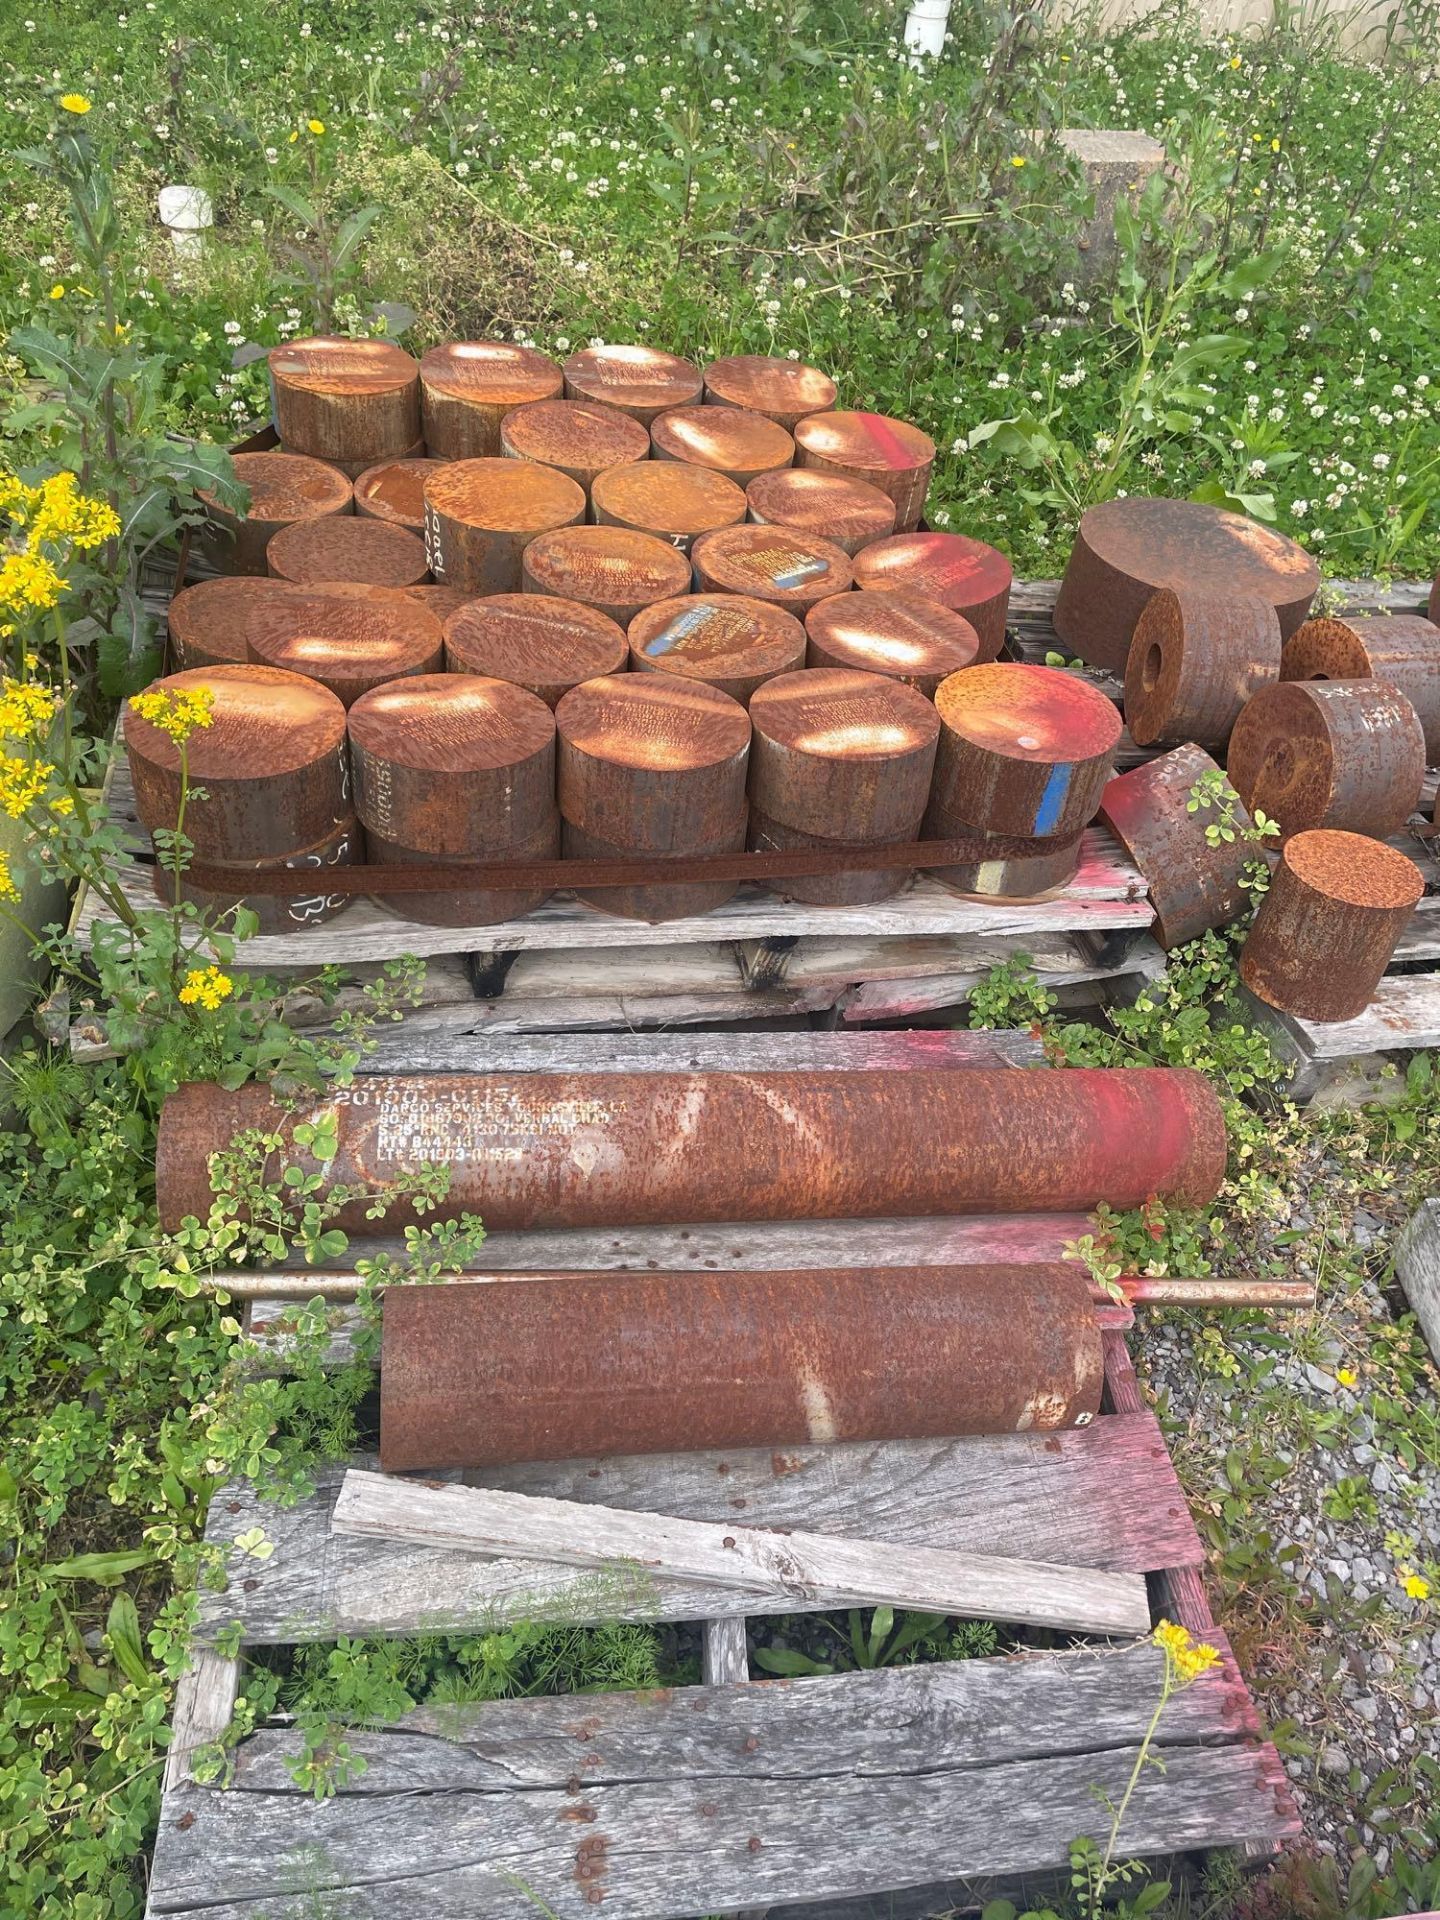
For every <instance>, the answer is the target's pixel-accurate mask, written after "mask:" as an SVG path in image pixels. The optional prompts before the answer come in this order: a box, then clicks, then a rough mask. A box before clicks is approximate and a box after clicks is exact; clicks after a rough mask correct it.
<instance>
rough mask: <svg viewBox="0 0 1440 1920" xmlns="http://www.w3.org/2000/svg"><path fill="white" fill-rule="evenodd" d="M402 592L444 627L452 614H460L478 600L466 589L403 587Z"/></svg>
mask: <svg viewBox="0 0 1440 1920" xmlns="http://www.w3.org/2000/svg"><path fill="white" fill-rule="evenodd" d="M400 591H401V592H402V593H403V594H404V595H405V598H406V599H407V600H413V601H414V603H415V605H416V606H417V607H423V608H424V609H425V611H426V613H428V614H430V615H431V616H432V617H433V618H434V619H436V620H438V621H439V622H440V624H441V625H442V626H443V625H444V624H445V622H446V621H447V620H448V619H449V618H450V616H451V614H452V613H458V612H459V611H460V609H461V608H462V607H469V606H473V605H474V604H475V600H476V598H477V596H476V595H475V594H473V593H470V592H468V591H467V590H466V588H464V587H402V588H401V589H400Z"/></svg>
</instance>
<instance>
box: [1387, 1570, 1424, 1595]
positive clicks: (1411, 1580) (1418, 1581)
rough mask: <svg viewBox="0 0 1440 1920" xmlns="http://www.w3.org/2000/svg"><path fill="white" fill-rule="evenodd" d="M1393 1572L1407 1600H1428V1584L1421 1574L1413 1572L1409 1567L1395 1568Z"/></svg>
mask: <svg viewBox="0 0 1440 1920" xmlns="http://www.w3.org/2000/svg"><path fill="white" fill-rule="evenodd" d="M1395 1571H1396V1572H1397V1573H1398V1574H1399V1576H1400V1585H1401V1586H1402V1587H1403V1588H1404V1590H1405V1593H1406V1596H1407V1598H1409V1599H1411V1600H1428V1599H1429V1598H1430V1582H1429V1581H1428V1580H1427V1579H1425V1577H1424V1576H1423V1575H1422V1574H1418V1573H1415V1572H1413V1571H1412V1570H1411V1569H1410V1568H1409V1567H1397V1568H1396V1569H1395Z"/></svg>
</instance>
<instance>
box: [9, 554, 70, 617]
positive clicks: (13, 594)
mask: <svg viewBox="0 0 1440 1920" xmlns="http://www.w3.org/2000/svg"><path fill="white" fill-rule="evenodd" d="M64 591H65V582H64V581H63V580H62V579H61V578H60V575H59V574H58V573H57V572H56V571H55V568H54V566H53V565H52V564H51V562H50V561H48V560H47V559H46V558H45V556H44V554H42V553H7V554H6V556H5V559H4V562H3V564H0V609H4V610H6V611H8V612H12V613H19V612H23V611H24V610H25V609H26V608H27V607H34V608H36V609H37V610H38V611H39V612H41V613H44V612H46V611H47V610H48V609H49V608H51V607H53V606H55V605H56V603H57V602H58V601H59V598H60V595H61V594H62V593H63V592H64Z"/></svg>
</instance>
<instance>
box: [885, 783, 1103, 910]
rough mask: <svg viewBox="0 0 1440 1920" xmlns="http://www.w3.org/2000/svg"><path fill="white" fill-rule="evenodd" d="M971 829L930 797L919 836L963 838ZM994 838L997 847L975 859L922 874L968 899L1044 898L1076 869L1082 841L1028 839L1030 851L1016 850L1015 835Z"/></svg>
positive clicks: (1059, 888)
mask: <svg viewBox="0 0 1440 1920" xmlns="http://www.w3.org/2000/svg"><path fill="white" fill-rule="evenodd" d="M974 832H975V829H974V828H973V827H972V826H969V825H968V824H967V823H966V822H965V821H963V820H956V819H955V818H953V816H951V815H950V814H948V813H946V812H945V810H944V809H943V808H942V807H937V806H936V805H935V804H934V803H933V801H932V803H931V804H930V806H929V807H928V808H927V810H926V813H925V819H924V821H923V822H922V824H921V828H920V838H921V839H922V840H961V839H967V838H969V836H970V835H972V834H973V833H974ZM982 838H987V839H988V838H994V840H995V842H996V849H997V850H996V852H995V853H994V854H991V855H982V857H981V858H980V859H978V860H965V861H959V862H956V863H955V864H953V865H951V866H948V867H927V868H926V869H925V871H926V873H927V874H928V875H929V877H930V878H931V879H932V880H938V881H939V882H940V884H941V886H942V887H948V888H949V889H950V890H951V892H952V893H963V894H965V895H966V896H967V897H968V898H970V899H972V900H1044V899H1048V898H1049V897H1050V896H1051V895H1052V894H1056V893H1062V892H1063V891H1064V890H1065V888H1066V887H1068V886H1069V884H1070V882H1071V881H1072V880H1073V879H1074V878H1075V875H1076V874H1077V873H1078V872H1079V870H1080V841H1079V839H1078V837H1077V838H1075V839H1071V840H1032V841H1031V843H1030V850H1029V851H1028V852H1025V853H1017V852H1016V851H1015V841H1014V839H1013V838H1011V837H1009V836H1007V835H1004V834H999V835H994V836H990V835H982Z"/></svg>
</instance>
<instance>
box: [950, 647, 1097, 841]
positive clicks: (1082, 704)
mask: <svg viewBox="0 0 1440 1920" xmlns="http://www.w3.org/2000/svg"><path fill="white" fill-rule="evenodd" d="M935 706H936V710H937V711H938V713H939V715H940V721H941V731H940V747H939V751H938V753H937V754H936V757H935V784H934V788H933V790H932V798H933V800H934V803H935V805H936V806H937V807H938V808H939V809H940V811H941V812H942V813H943V814H945V815H947V816H948V817H949V818H950V819H951V820H952V821H953V822H955V823H957V824H958V823H960V822H962V821H963V822H964V823H965V825H966V826H969V827H972V828H978V829H979V830H980V831H981V832H982V833H1014V834H1021V835H1023V836H1025V837H1026V838H1027V839H1034V840H1045V839H1049V838H1052V837H1054V838H1068V837H1070V836H1072V835H1074V834H1076V833H1078V832H1079V831H1080V829H1081V828H1082V827H1084V826H1086V825H1087V824H1088V823H1089V822H1090V821H1091V820H1093V819H1094V817H1095V811H1096V809H1097V808H1098V807H1099V805H1100V795H1101V793H1102V792H1103V791H1104V787H1105V783H1106V781H1107V780H1108V779H1109V778H1110V775H1111V773H1112V771H1113V765H1114V755H1115V748H1116V746H1117V745H1118V743H1119V740H1120V734H1121V725H1120V715H1119V714H1118V713H1117V712H1116V711H1115V708H1114V707H1113V706H1112V705H1111V704H1110V702H1109V701H1108V700H1107V699H1106V698H1105V696H1104V694H1103V693H1100V692H1099V691H1098V690H1097V689H1096V688H1095V687H1092V686H1091V685H1090V684H1089V683H1088V682H1087V681H1084V680H1081V679H1078V678H1077V677H1076V676H1075V675H1074V674H1071V673H1064V672H1062V671H1061V670H1060V669H1058V668H1055V667H1032V666H1027V665H1022V664H1020V663H1018V662H1013V663H1005V662H992V663H991V664H989V665H987V666H983V667H967V668H965V670H964V671H963V672H962V673H953V674H951V676H950V678H949V679H948V680H946V681H944V682H943V683H942V684H941V686H940V689H939V691H938V692H937V693H936V695H935Z"/></svg>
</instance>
